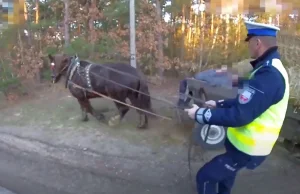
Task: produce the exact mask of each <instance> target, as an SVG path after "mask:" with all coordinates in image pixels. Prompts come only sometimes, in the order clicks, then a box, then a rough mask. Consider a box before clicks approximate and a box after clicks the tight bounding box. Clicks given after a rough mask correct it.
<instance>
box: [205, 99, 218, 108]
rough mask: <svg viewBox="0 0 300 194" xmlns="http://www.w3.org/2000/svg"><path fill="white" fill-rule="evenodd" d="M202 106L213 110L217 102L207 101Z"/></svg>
mask: <svg viewBox="0 0 300 194" xmlns="http://www.w3.org/2000/svg"><path fill="white" fill-rule="evenodd" d="M204 105H205V107H207V108H215V107H216V106H217V102H216V101H214V100H209V101H206V102H205V104H204Z"/></svg>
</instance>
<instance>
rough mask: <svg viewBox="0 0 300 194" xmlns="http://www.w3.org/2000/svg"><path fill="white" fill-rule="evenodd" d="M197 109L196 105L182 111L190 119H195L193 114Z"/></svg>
mask: <svg viewBox="0 0 300 194" xmlns="http://www.w3.org/2000/svg"><path fill="white" fill-rule="evenodd" d="M198 109H199V106H197V105H196V104H193V107H192V108H189V109H184V111H185V112H187V113H188V115H189V117H190V118H191V119H195V114H196V111H197V110H198Z"/></svg>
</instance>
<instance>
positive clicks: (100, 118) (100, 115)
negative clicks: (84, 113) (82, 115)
mask: <svg viewBox="0 0 300 194" xmlns="http://www.w3.org/2000/svg"><path fill="white" fill-rule="evenodd" d="M95 117H96V119H97V120H98V121H103V120H104V119H105V116H104V115H103V114H98V115H96V116H95Z"/></svg>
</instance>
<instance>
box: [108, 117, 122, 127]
mask: <svg viewBox="0 0 300 194" xmlns="http://www.w3.org/2000/svg"><path fill="white" fill-rule="evenodd" d="M118 124H120V115H116V116H113V117H111V118H110V119H109V121H108V125H109V126H110V127H114V126H116V125H118Z"/></svg>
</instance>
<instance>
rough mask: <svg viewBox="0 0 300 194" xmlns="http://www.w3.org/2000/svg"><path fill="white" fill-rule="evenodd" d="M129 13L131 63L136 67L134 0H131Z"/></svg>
mask: <svg viewBox="0 0 300 194" xmlns="http://www.w3.org/2000/svg"><path fill="white" fill-rule="evenodd" d="M129 14H130V65H131V66H132V67H134V68H136V46H135V7H134V0H129Z"/></svg>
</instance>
